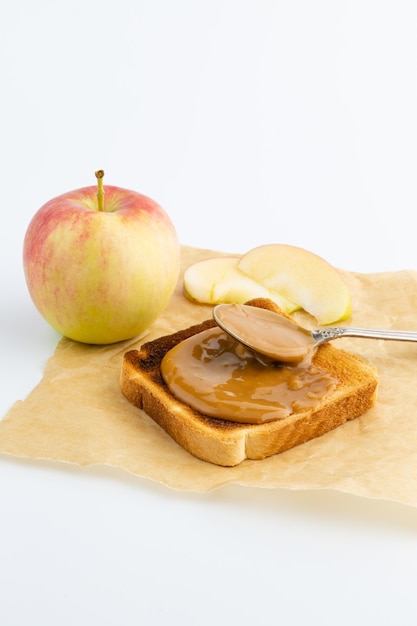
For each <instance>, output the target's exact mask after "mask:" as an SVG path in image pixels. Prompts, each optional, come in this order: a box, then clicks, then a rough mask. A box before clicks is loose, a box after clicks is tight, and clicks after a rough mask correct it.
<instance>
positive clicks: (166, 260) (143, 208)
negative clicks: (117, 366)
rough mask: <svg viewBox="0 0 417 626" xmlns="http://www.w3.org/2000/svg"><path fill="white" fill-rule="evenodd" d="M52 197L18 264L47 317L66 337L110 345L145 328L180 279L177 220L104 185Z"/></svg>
mask: <svg viewBox="0 0 417 626" xmlns="http://www.w3.org/2000/svg"><path fill="white" fill-rule="evenodd" d="M103 175H104V172H103V171H102V170H99V171H98V172H96V176H97V181H98V184H97V186H91V187H84V188H82V189H76V190H75V191H71V192H68V193H65V194H63V195H61V196H58V197H56V198H53V199H52V200H50V201H49V202H47V203H46V204H45V205H44V206H42V207H41V208H40V209H39V210H38V211H37V213H35V215H34V217H33V218H32V220H31V222H30V224H29V226H28V229H27V232H26V235H25V239H24V246H23V264H24V270H25V277H26V282H27V286H28V289H29V293H30V295H31V298H32V300H33V302H34V304H35V306H36V308H37V309H38V311H39V312H40V314H41V315H42V316H43V317H44V319H45V320H46V321H47V322H48V323H49V324H50V325H51V326H52V327H53V328H54V329H55V330H57V331H58V332H59V333H61V334H62V335H64V336H66V337H69V338H70V339H73V340H76V341H80V342H83V343H91V344H108V343H114V342H117V341H121V340H125V339H130V338H133V337H136V336H137V335H139V334H141V333H142V332H144V331H145V330H146V329H147V328H148V327H149V326H150V325H151V324H152V323H153V322H154V321H155V320H156V318H157V317H158V316H159V315H160V314H161V313H162V312H163V310H164V309H165V307H166V306H167V304H168V302H169V300H170V298H171V296H172V294H173V292H174V289H175V286H176V284H177V280H178V276H179V264H180V246H179V242H178V238H177V233H176V231H175V228H174V225H173V223H172V222H171V220H170V218H169V217H168V215H167V213H166V212H165V211H164V210H163V209H162V207H160V206H159V205H158V204H157V203H156V202H155V201H154V200H152V199H151V198H148V197H147V196H145V195H142V194H140V193H138V192H136V191H130V190H128V189H122V188H119V187H114V186H110V185H105V186H104V185H103V180H102V179H103Z"/></svg>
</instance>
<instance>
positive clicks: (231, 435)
mask: <svg viewBox="0 0 417 626" xmlns="http://www.w3.org/2000/svg"><path fill="white" fill-rule="evenodd" d="M248 304H251V305H253V306H260V307H262V308H268V309H270V310H275V311H279V309H278V308H277V307H276V305H275V304H274V303H273V302H271V301H270V300H266V299H257V300H253V301H250V302H249V303H248ZM214 327H216V323H215V322H214V320H212V319H210V320H206V321H204V322H202V323H200V324H196V325H193V326H190V327H189V328H186V329H183V330H180V331H178V332H175V333H173V334H171V335H166V336H163V337H159V338H158V339H154V340H153V341H149V342H147V343H145V344H143V345H142V347H141V348H140V349H139V350H130V351H129V352H126V353H125V355H124V357H123V364H122V370H121V377H120V385H121V390H122V393H123V394H124V396H125V397H126V398H127V400H128V401H129V402H130V403H132V404H133V405H134V406H136V407H138V408H140V409H143V411H145V413H147V415H149V416H150V417H151V418H152V419H153V420H154V421H155V422H157V423H158V424H159V426H161V427H162V428H163V429H164V430H165V431H166V432H167V433H168V434H169V435H170V436H171V437H172V438H173V439H174V440H175V441H176V442H177V443H178V444H179V445H180V446H182V447H183V448H184V449H185V450H187V451H188V452H190V453H191V454H192V455H194V456H196V457H197V458H199V459H202V460H204V461H208V462H210V463H214V464H216V465H221V466H225V467H232V466H235V465H238V464H239V463H241V462H242V461H244V460H245V459H263V458H265V457H268V456H272V455H275V454H278V453H280V452H284V451H285V450H289V449H290V448H293V447H295V446H297V445H299V444H302V443H304V442H306V441H309V440H310V439H313V438H315V437H319V436H321V435H323V434H324V433H326V432H328V431H330V430H333V429H334V428H336V427H338V426H340V425H342V424H343V423H345V422H346V421H347V420H351V419H354V418H356V417H359V416H360V415H362V414H363V413H365V412H366V411H367V410H368V409H369V408H370V407H371V406H372V405H373V404H374V402H375V398H376V390H377V383H378V378H377V373H376V369H375V368H374V367H373V366H371V365H370V364H368V363H367V362H366V361H364V360H363V359H362V358H360V357H358V356H356V355H354V354H351V353H349V352H346V351H344V350H340V349H338V348H335V347H334V346H333V345H331V344H329V343H326V344H322V345H321V346H319V348H318V349H317V351H316V353H315V355H314V357H313V363H314V364H315V365H316V366H317V367H319V368H322V369H323V370H325V371H326V372H328V373H329V374H331V375H332V376H334V377H335V378H336V379H337V380H338V383H337V385H336V387H335V388H334V389H333V390H332V391H331V392H330V393H329V394H328V395H326V396H325V397H324V398H322V400H321V401H320V404H319V406H318V407H317V408H316V409H315V410H309V411H303V412H299V413H293V414H291V415H289V416H288V417H285V418H283V419H278V420H275V421H271V422H267V423H263V424H239V423H236V422H231V421H227V420H223V419H218V418H212V417H208V416H206V415H203V414H201V413H199V412H197V411H195V410H193V409H192V408H190V407H189V406H187V405H186V404H184V403H183V402H181V401H180V400H178V399H177V398H176V397H175V396H174V395H173V394H172V393H171V392H170V391H169V389H168V387H167V385H166V384H165V382H164V380H163V378H162V376H161V372H160V365H161V361H162V359H163V357H164V355H165V354H166V353H167V352H168V351H169V350H170V349H171V348H173V347H174V346H175V345H177V344H178V343H179V342H181V341H183V340H185V339H187V338H188V337H191V336H192V335H195V334H196V333H199V332H202V331H204V330H207V329H209V328H214Z"/></svg>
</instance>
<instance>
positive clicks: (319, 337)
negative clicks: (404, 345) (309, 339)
mask: <svg viewBox="0 0 417 626" xmlns="http://www.w3.org/2000/svg"><path fill="white" fill-rule="evenodd" d="M311 334H312V336H313V338H314V339H315V341H317V343H324V342H325V341H330V340H331V339H337V338H339V337H364V338H368V339H390V340H392V341H417V331H412V330H379V329H376V328H355V327H354V326H334V327H332V328H322V329H319V330H313V331H312V333H311Z"/></svg>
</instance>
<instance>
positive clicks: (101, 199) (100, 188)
mask: <svg viewBox="0 0 417 626" xmlns="http://www.w3.org/2000/svg"><path fill="white" fill-rule="evenodd" d="M103 176H104V170H97V172H96V178H97V202H98V210H99V211H104V189H103Z"/></svg>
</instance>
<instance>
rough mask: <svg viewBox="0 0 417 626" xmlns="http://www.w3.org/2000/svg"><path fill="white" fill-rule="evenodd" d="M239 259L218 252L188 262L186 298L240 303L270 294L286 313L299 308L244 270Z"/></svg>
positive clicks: (269, 296) (200, 300)
mask: <svg viewBox="0 0 417 626" xmlns="http://www.w3.org/2000/svg"><path fill="white" fill-rule="evenodd" d="M239 261H240V257H239V256H227V257H223V256H221V257H213V258H209V259H205V260H203V261H197V263H194V264H193V265H190V266H189V267H188V268H187V269H186V270H185V272H184V278H183V286H184V293H185V295H186V296H187V297H188V299H189V300H194V301H196V302H201V303H205V304H219V303H221V302H223V303H230V304H243V303H244V302H247V301H248V300H251V299H252V298H269V299H270V300H273V301H274V302H275V303H276V304H277V305H278V306H279V307H280V309H281V310H282V311H284V312H285V313H292V312H293V311H295V310H296V309H297V308H299V307H298V306H297V305H296V304H294V303H293V302H290V301H289V300H287V299H286V298H285V297H284V296H282V295H280V294H278V293H276V292H273V291H271V290H270V289H268V288H267V287H265V286H263V285H262V284H261V283H259V282H257V281H255V280H253V278H250V277H249V276H247V275H246V274H244V273H243V272H242V271H241V270H240V269H239V267H238V263H239Z"/></svg>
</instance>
